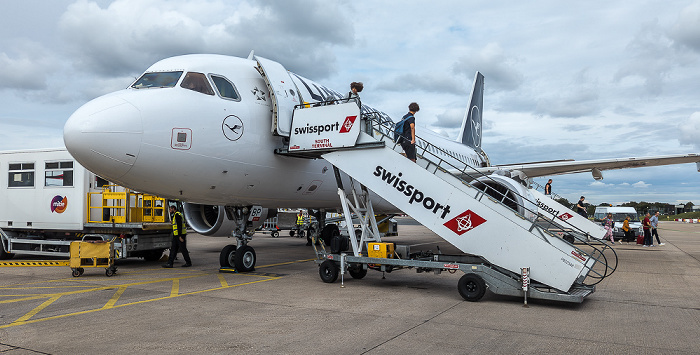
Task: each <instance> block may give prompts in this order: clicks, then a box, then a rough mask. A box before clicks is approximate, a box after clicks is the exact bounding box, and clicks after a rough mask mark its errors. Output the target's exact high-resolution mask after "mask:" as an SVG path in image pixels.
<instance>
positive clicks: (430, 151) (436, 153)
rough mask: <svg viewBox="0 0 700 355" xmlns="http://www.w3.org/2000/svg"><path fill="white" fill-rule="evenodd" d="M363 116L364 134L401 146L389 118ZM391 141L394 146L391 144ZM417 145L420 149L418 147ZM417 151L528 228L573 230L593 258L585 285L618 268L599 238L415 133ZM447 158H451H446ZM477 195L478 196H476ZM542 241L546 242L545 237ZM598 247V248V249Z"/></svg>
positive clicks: (373, 114) (370, 114)
mask: <svg viewBox="0 0 700 355" xmlns="http://www.w3.org/2000/svg"><path fill="white" fill-rule="evenodd" d="M362 117H363V119H366V120H367V122H368V125H367V127H371V131H370V132H367V131H365V133H368V134H370V135H372V136H373V137H375V138H377V136H379V140H381V141H383V142H384V143H385V144H386V145H387V146H389V147H391V148H392V149H393V150H396V149H397V147H400V143H398V142H395V141H394V139H393V137H392V136H393V127H394V122H393V121H391V120H388V119H386V118H385V116H384V115H382V114H381V113H380V112H378V111H374V112H371V111H370V112H364V113H363V114H362ZM392 144H393V145H392ZM418 147H420V149H418ZM416 153H417V155H418V156H419V157H420V158H422V159H423V160H425V161H426V162H427V164H426V166H425V167H423V168H425V169H426V170H427V171H431V167H434V170H432V171H431V173H433V174H435V173H436V172H437V171H438V170H440V171H442V172H444V173H447V174H449V175H452V176H453V177H455V178H457V179H459V180H460V181H461V182H462V183H463V184H464V185H465V186H468V187H470V188H474V189H476V190H478V192H477V195H476V197H475V198H477V197H479V193H484V194H486V195H487V196H489V197H490V198H491V199H492V200H493V201H495V202H497V203H499V204H502V205H504V206H505V207H507V208H509V209H511V210H512V211H513V213H515V214H516V215H518V216H519V217H520V218H523V219H526V220H530V221H531V222H532V225H531V227H530V231H531V230H533V229H539V230H542V232H544V233H547V234H549V235H551V236H552V237H555V235H554V234H553V233H551V232H549V231H548V230H547V229H548V228H545V227H543V226H542V225H539V224H537V223H536V221H537V219H538V218H537V217H539V218H542V219H543V220H545V221H547V223H549V225H550V226H552V225H556V226H558V227H560V228H562V229H569V230H571V231H573V232H574V234H573V236H574V237H575V238H576V239H577V240H578V241H579V242H581V243H583V244H584V245H586V246H587V247H588V248H590V250H583V249H581V248H580V247H578V246H576V245H573V244H572V246H573V247H574V248H575V249H576V250H577V251H578V252H579V253H582V254H583V255H585V256H588V257H589V258H590V259H593V260H594V261H595V263H594V264H593V265H590V266H587V265H584V267H586V268H587V269H588V270H589V271H588V273H586V275H585V277H584V279H583V280H580V283H581V284H584V283H583V281H584V280H585V278H586V277H590V278H592V279H597V280H598V281H596V282H595V283H593V284H584V285H587V286H592V285H595V284H597V283H598V282H600V281H601V280H602V279H604V278H605V277H607V276H609V275H611V274H612V273H613V272H615V270H616V269H617V260H618V258H617V253H616V252H615V250H614V249H612V248H611V247H610V245H608V244H607V243H605V242H604V241H602V240H597V239H595V238H591V237H590V235H589V234H588V233H586V232H585V231H583V230H581V229H579V228H578V227H576V226H573V225H572V224H570V223H568V222H567V221H565V220H561V219H560V220H556V221H555V219H554V218H550V217H548V216H546V215H543V214H541V213H539V211H538V210H533V209H531V208H530V207H528V206H526V205H525V204H523V203H518V198H519V199H520V200H522V201H526V202H529V203H530V204H532V206H537V204H536V202H535V201H531V200H530V199H529V197H528V196H523V195H520V194H519V193H518V192H517V191H511V190H508V191H505V192H504V191H499V190H497V189H495V188H494V187H493V186H500V184H499V183H498V181H496V180H494V179H493V178H491V177H490V176H488V175H486V174H484V173H482V172H480V171H479V170H477V169H476V168H474V167H472V166H471V165H469V164H468V163H467V162H464V161H462V159H460V158H459V157H457V156H456V155H455V154H452V153H451V152H449V151H447V150H445V149H443V148H441V147H438V146H436V145H434V144H432V143H430V142H429V141H427V140H425V139H422V138H420V137H419V136H416ZM428 157H432V158H433V159H432V160H431V159H429V158H428ZM448 158H449V159H450V160H451V161H450V160H448ZM471 181H477V182H479V183H480V184H482V185H483V187H484V188H483V189H482V188H479V187H477V186H474V184H472V183H471ZM486 182H490V183H492V184H493V186H491V185H489V184H487V183H486ZM509 194H513V195H512V196H509ZM479 198H480V197H479ZM513 206H517V207H518V208H519V209H522V210H523V211H527V212H529V213H531V214H532V216H536V217H535V218H533V219H530V218H527V217H526V216H524V215H522V214H521V213H520V212H518V209H517V208H515V209H514V208H513ZM545 241H547V240H546V239H545ZM599 246H600V248H599ZM608 251H609V252H611V253H612V254H613V256H614V258H613V260H614V265H612V266H611V265H610V263H609V262H608V257H606V255H605V253H606V252H608ZM598 263H600V264H602V265H604V269H603V270H602V271H599V270H597V269H594V267H595V266H596V264H598Z"/></svg>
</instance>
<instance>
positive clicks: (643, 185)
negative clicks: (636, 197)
mask: <svg viewBox="0 0 700 355" xmlns="http://www.w3.org/2000/svg"><path fill="white" fill-rule="evenodd" d="M649 186H651V184H647V183H645V182H644V181H637V182H635V183H634V184H632V187H634V188H639V189H646V188H648V187H649Z"/></svg>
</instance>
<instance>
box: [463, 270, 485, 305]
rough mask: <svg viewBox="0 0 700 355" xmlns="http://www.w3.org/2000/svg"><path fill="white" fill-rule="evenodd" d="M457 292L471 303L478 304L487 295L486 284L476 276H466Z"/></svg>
mask: <svg viewBox="0 0 700 355" xmlns="http://www.w3.org/2000/svg"><path fill="white" fill-rule="evenodd" d="M457 290H459V294H460V295H462V298H464V299H465V300H467V301H469V302H477V301H478V300H480V299H481V297H484V294H485V293H486V282H484V279H482V278H481V276H479V275H476V274H464V276H462V278H460V279H459V283H458V284H457Z"/></svg>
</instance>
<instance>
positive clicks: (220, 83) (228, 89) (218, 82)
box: [211, 74, 240, 100]
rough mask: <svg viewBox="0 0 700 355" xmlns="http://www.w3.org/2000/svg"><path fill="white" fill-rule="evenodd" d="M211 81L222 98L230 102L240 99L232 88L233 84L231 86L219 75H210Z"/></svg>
mask: <svg viewBox="0 0 700 355" xmlns="http://www.w3.org/2000/svg"><path fill="white" fill-rule="evenodd" d="M211 81H213V82H214V86H216V90H218V91H219V95H221V97H222V98H224V99H231V100H239V99H240V98H239V96H238V93H236V88H234V87H233V84H231V82H230V81H228V79H226V78H224V77H223V76H220V75H215V74H212V75H211Z"/></svg>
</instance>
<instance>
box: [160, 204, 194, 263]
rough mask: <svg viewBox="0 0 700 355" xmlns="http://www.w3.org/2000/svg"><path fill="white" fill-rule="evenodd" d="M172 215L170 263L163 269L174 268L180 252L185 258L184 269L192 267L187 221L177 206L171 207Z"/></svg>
mask: <svg viewBox="0 0 700 355" xmlns="http://www.w3.org/2000/svg"><path fill="white" fill-rule="evenodd" d="M170 214H171V216H172V221H173V243H172V245H171V246H170V257H169V258H168V263H167V264H165V265H163V267H166V268H171V267H173V262H174V261H175V256H177V253H178V251H179V252H181V253H182V257H183V258H185V264H184V265H182V267H190V266H192V260H190V252H189V251H187V226H186V225H185V219H184V218H183V217H182V213H180V212H179V211H178V210H177V209H176V208H175V206H170Z"/></svg>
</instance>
